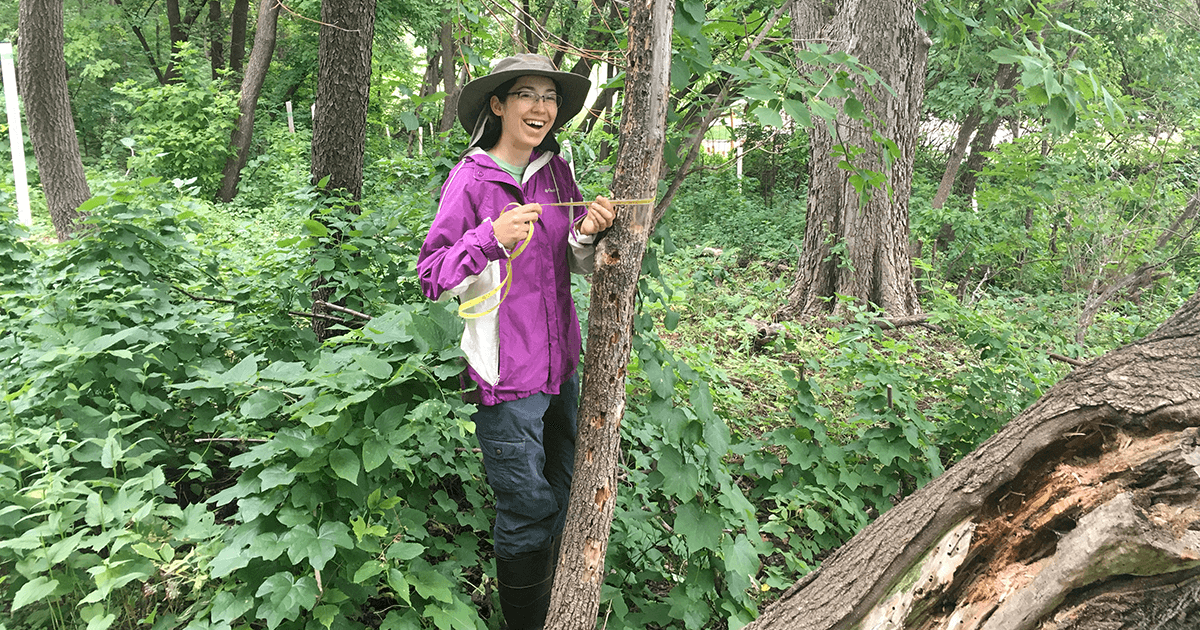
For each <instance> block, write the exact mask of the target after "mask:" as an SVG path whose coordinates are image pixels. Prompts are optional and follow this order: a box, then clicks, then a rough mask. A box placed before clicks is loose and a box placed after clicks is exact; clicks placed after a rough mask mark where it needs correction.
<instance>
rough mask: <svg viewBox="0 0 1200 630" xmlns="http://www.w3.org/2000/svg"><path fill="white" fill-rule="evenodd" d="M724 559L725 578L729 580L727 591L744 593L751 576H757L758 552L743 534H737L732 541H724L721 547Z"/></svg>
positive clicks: (749, 585) (750, 583)
mask: <svg viewBox="0 0 1200 630" xmlns="http://www.w3.org/2000/svg"><path fill="white" fill-rule="evenodd" d="M721 552H722V555H723V556H724V557H725V576H726V578H727V579H728V580H729V589H730V590H732V591H734V592H739V591H745V590H746V589H748V588H750V587H751V585H752V580H751V579H750V578H751V577H752V576H754V575H757V574H758V569H759V566H760V563H759V561H758V552H757V551H755V550H754V545H752V544H750V539H748V538H746V535H745V534H738V535H737V538H736V539H734V540H726V541H725V544H723V545H721Z"/></svg>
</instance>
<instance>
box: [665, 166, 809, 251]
mask: <svg viewBox="0 0 1200 630" xmlns="http://www.w3.org/2000/svg"><path fill="white" fill-rule="evenodd" d="M754 185H755V182H753V181H752V180H748V179H747V180H738V179H737V178H736V177H735V176H734V173H733V172H732V171H730V170H724V171H719V172H714V173H703V174H699V175H694V176H692V177H691V178H689V179H688V181H687V182H686V183H685V184H684V186H683V187H682V188H681V190H680V193H679V197H678V200H677V201H676V202H675V203H674V204H672V208H671V210H670V211H669V212H668V214H667V215H666V217H665V218H664V219H663V222H664V223H665V224H667V225H668V226H669V227H670V230H671V236H672V238H673V239H675V240H676V241H677V242H678V243H679V244H680V245H685V246H697V247H706V246H721V247H735V248H738V249H739V250H740V251H741V253H742V254H743V255H744V256H748V257H761V258H775V257H790V256H792V255H793V250H792V244H793V243H799V242H800V241H802V240H803V238H804V216H805V205H804V204H805V200H804V197H802V196H800V195H798V194H787V195H779V196H778V197H776V198H775V199H774V200H773V201H774V203H772V204H768V203H766V202H764V201H762V200H761V199H756V198H753V197H747V196H746V195H745V194H744V193H743V190H742V189H743V187H751V186H754Z"/></svg>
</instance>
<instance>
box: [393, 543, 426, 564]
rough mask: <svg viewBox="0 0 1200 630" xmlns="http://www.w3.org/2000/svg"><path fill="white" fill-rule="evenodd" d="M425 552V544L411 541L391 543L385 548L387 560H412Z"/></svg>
mask: <svg viewBox="0 0 1200 630" xmlns="http://www.w3.org/2000/svg"><path fill="white" fill-rule="evenodd" d="M423 553H425V545H421V544H417V543H412V542H398V543H392V545H391V546H390V547H388V550H387V559H388V560H401V561H404V560H412V559H413V558H417V557H420V555H421V554H423Z"/></svg>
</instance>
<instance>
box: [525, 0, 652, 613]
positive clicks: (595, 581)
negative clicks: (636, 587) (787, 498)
mask: <svg viewBox="0 0 1200 630" xmlns="http://www.w3.org/2000/svg"><path fill="white" fill-rule="evenodd" d="M673 13H674V3H673V2H671V0H637V1H635V2H631V3H630V5H629V53H628V62H629V63H628V67H627V71H626V81H625V85H626V88H625V90H626V91H625V93H626V100H625V103H626V105H625V112H624V115H623V117H622V120H621V147H620V149H619V151H618V154H617V163H616V167H615V168H616V170H615V173H614V175H613V183H612V194H613V196H614V197H615V198H635V199H639V198H643V197H650V196H654V193H655V190H656V188H657V186H658V177H659V164H660V162H661V161H662V151H663V144H664V142H665V140H666V138H665V135H664V133H663V130H664V129H665V128H666V117H667V95H668V90H669V86H668V81H669V79H670V70H671V18H672V15H673ZM653 210H654V206H653V204H644V205H638V206H620V207H618V209H617V220H616V222H615V223H614V225H613V227H612V228H610V229H609V232H608V234H607V236H606V237H605V238H604V239H603V240H601V241H600V243H599V244H598V245H597V246H596V258H595V261H596V269H595V272H594V274H593V276H592V293H591V305H592V306H591V314H590V316H589V317H588V335H587V339H588V342H587V351H586V353H585V355H584V363H583V364H584V365H585V366H587V367H586V369H585V371H584V373H583V390H582V394H581V400H580V406H579V437H578V440H577V447H576V452H575V480H574V483H573V484H572V487H571V499H570V504H569V507H568V511H567V526H566V530H565V531H564V532H563V544H562V550H563V551H562V556H561V557H560V558H559V562H558V570H557V575H556V577H555V580H554V592H553V594H552V595H551V599H550V614H549V617H548V618H547V623H546V627H547V628H555V629H556V630H585V629H586V630H592V629H593V628H595V627H596V615H597V612H598V611H599V608H600V587H601V585H602V584H603V583H604V574H605V571H604V556H605V552H606V551H607V549H608V537H609V534H610V530H611V527H612V518H613V508H614V506H615V505H616V496H615V493H616V491H617V487H618V486H617V463H618V454H619V451H620V446H621V434H620V426H621V417H622V416H623V415H624V413H625V367H626V365H627V364H628V362H629V353H630V349H631V347H632V344H633V316H634V313H635V311H634V309H635V303H634V302H635V300H634V298H635V296H636V293H637V281H638V275H639V273H640V272H641V267H642V255H643V254H644V253H645V251H646V243H647V242H648V241H649V238H650V233H651V232H653V231H654V225H653V224H652V223H651V216H652V214H653Z"/></svg>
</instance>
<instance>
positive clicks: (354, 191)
mask: <svg viewBox="0 0 1200 630" xmlns="http://www.w3.org/2000/svg"><path fill="white" fill-rule="evenodd" d="M321 22H323V23H324V25H322V26H321V33H320V39H321V41H320V47H319V51H318V58H319V60H318V69H317V102H316V115H315V116H314V117H313V137H312V181H313V183H314V184H316V183H318V182H319V181H321V180H322V179H324V178H325V177H327V176H328V177H329V182H328V184H327V186H326V190H328V191H335V190H340V191H345V194H346V196H347V197H349V198H351V199H354V200H357V199H359V198H361V197H362V184H363V156H364V154H365V152H366V147H367V99H368V97H369V95H370V93H371V42H372V38H373V37H374V34H375V0H326V1H325V2H322V3H321ZM352 209H353V207H352ZM332 292H333V287H332V286H330V285H328V284H326V283H325V282H324V281H319V282H317V284H316V286H315V287H314V288H313V301H314V304H313V313H316V314H317V315H324V314H327V309H325V308H324V307H322V306H320V303H321V302H324V301H326V300H327V299H328V298H329V296H330V294H331V293H332ZM312 327H313V331H314V332H315V333H316V334H317V337H318V338H324V337H325V336H326V335H327V332H326V330H327V320H325V319H323V318H321V317H314V318H313V320H312Z"/></svg>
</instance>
